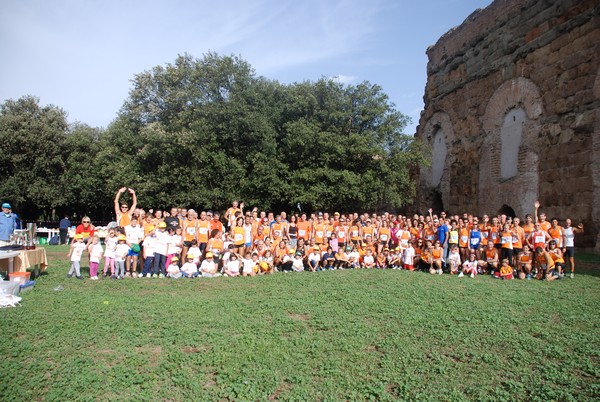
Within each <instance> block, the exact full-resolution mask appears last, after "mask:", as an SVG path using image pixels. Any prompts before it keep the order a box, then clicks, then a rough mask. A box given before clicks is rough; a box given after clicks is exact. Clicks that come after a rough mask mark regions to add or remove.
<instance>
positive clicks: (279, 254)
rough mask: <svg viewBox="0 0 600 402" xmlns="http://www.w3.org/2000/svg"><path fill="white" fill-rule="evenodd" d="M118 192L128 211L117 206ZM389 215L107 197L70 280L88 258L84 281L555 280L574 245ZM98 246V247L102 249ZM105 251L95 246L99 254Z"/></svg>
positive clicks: (489, 225)
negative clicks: (106, 217) (415, 276)
mask: <svg viewBox="0 0 600 402" xmlns="http://www.w3.org/2000/svg"><path fill="white" fill-rule="evenodd" d="M124 192H129V193H130V194H131V197H132V200H133V203H132V205H128V204H125V203H121V202H120V198H121V195H122V194H123V193H124ZM539 207H540V205H539V203H538V202H536V203H535V205H533V206H532V209H533V211H532V212H533V214H531V215H530V214H528V215H526V216H525V217H524V219H523V220H521V219H520V218H519V217H510V216H506V215H500V216H488V215H483V216H474V215H471V214H468V213H463V214H462V215H447V214H446V213H445V212H443V211H442V212H440V213H439V214H434V213H433V210H432V209H429V210H428V211H427V213H426V214H414V215H411V216H403V215H394V214H390V213H387V212H386V213H383V214H375V213H362V214H359V213H338V212H333V213H328V212H316V213H312V214H306V213H303V212H301V211H299V212H298V213H296V214H291V215H288V214H286V212H281V213H279V214H274V213H273V212H265V211H259V210H258V209H257V208H253V209H250V210H246V209H245V205H244V203H239V204H238V202H236V201H234V202H233V203H232V205H231V207H230V208H229V209H227V211H226V212H225V213H224V214H223V216H222V217H221V216H220V214H219V213H218V212H216V211H210V210H207V211H200V212H197V211H195V210H194V209H184V208H171V209H170V210H168V211H159V210H152V209H150V210H148V211H145V210H143V209H141V208H138V205H137V198H136V195H135V191H134V190H132V189H127V188H122V189H120V190H119V191H118V192H117V194H116V196H115V214H116V223H115V224H114V225H113V226H112V227H109V228H108V232H107V235H106V237H105V238H104V239H100V238H99V237H98V236H97V234H95V230H94V227H93V226H92V225H91V222H90V219H89V218H88V217H84V218H83V220H82V224H81V225H79V226H78V227H77V230H76V234H75V236H74V238H73V241H72V243H71V248H70V251H69V256H70V258H71V270H70V272H69V276H73V275H74V276H76V277H78V278H83V276H82V275H81V271H80V260H81V257H82V255H83V253H84V252H87V253H89V260H90V277H91V279H93V280H96V279H98V278H99V267H100V264H101V262H103V270H102V273H101V274H100V276H101V277H110V278H114V279H122V278H127V277H147V278H150V277H155V278H157V277H158V278H162V277H172V278H180V277H190V278H194V277H216V276H221V275H223V276H228V277H236V276H254V275H264V274H272V273H273V272H299V271H312V272H317V271H325V270H343V269H398V270H409V271H416V270H418V271H425V272H428V273H431V274H435V275H441V274H444V273H447V274H451V275H457V276H458V277H463V276H469V277H471V278H473V277H475V276H476V275H481V274H489V275H492V276H494V277H496V278H500V279H513V278H520V279H531V278H537V279H544V280H548V281H551V280H555V279H559V278H562V277H564V276H565V275H568V277H570V278H573V277H574V272H575V261H574V258H573V257H574V246H575V243H574V240H575V235H576V234H578V233H582V232H583V225H582V224H578V225H577V226H573V224H572V222H571V220H570V219H568V218H567V219H565V220H564V222H562V226H561V224H560V223H561V222H559V220H558V219H557V218H552V219H550V220H548V219H547V217H546V215H545V214H544V212H541V211H539ZM102 240H103V242H102ZM102 243H104V244H102Z"/></svg>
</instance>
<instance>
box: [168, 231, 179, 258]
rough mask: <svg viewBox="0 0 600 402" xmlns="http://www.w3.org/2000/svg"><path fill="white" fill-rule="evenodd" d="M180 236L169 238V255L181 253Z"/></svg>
mask: <svg viewBox="0 0 600 402" xmlns="http://www.w3.org/2000/svg"><path fill="white" fill-rule="evenodd" d="M181 240H182V239H181V235H178V234H174V235H173V236H171V242H170V243H169V254H179V253H181V247H179V245H180V244H181Z"/></svg>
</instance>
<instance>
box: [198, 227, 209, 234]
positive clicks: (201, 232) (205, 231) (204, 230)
mask: <svg viewBox="0 0 600 402" xmlns="http://www.w3.org/2000/svg"><path fill="white" fill-rule="evenodd" d="M199 232H200V234H203V235H205V234H208V228H200V230H199Z"/></svg>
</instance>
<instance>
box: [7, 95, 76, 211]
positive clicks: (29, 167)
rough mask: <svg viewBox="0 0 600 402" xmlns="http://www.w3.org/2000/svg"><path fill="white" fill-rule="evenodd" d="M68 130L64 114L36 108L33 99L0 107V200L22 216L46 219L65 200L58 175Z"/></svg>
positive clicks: (49, 108) (25, 99)
mask: <svg viewBox="0 0 600 402" xmlns="http://www.w3.org/2000/svg"><path fill="white" fill-rule="evenodd" d="M67 129H68V124H67V118H66V113H65V112H64V111H63V110H62V109H60V108H58V107H56V106H52V105H50V106H44V107H42V106H40V105H39V99H37V98H35V97H32V96H25V97H22V98H20V99H18V100H16V101H15V100H12V99H9V100H7V101H5V102H4V103H3V104H2V105H0V144H2V152H0V198H2V199H3V200H9V201H11V202H12V204H13V207H14V208H15V210H16V211H19V212H21V211H25V217H26V218H30V219H37V217H38V216H40V215H42V214H45V215H50V213H51V211H52V209H53V208H55V207H57V206H59V205H62V204H64V203H65V202H66V199H65V194H64V192H63V189H62V186H61V177H62V175H63V174H64V173H65V149H64V142H65V138H66V133H67ZM21 215H23V213H22V212H21Z"/></svg>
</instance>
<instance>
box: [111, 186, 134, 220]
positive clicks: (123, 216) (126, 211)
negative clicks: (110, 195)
mask: <svg viewBox="0 0 600 402" xmlns="http://www.w3.org/2000/svg"><path fill="white" fill-rule="evenodd" d="M125 191H129V194H131V199H132V203H131V207H129V206H128V205H127V204H125V203H119V198H120V197H121V194H123V193H124V192H125ZM136 208H137V196H136V195H135V191H134V190H133V189H131V188H127V187H121V188H120V189H119V191H117V195H115V217H116V219H117V225H118V226H120V227H122V228H124V227H125V226H127V225H129V224H130V223H131V216H132V215H133V211H135V209H136Z"/></svg>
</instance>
